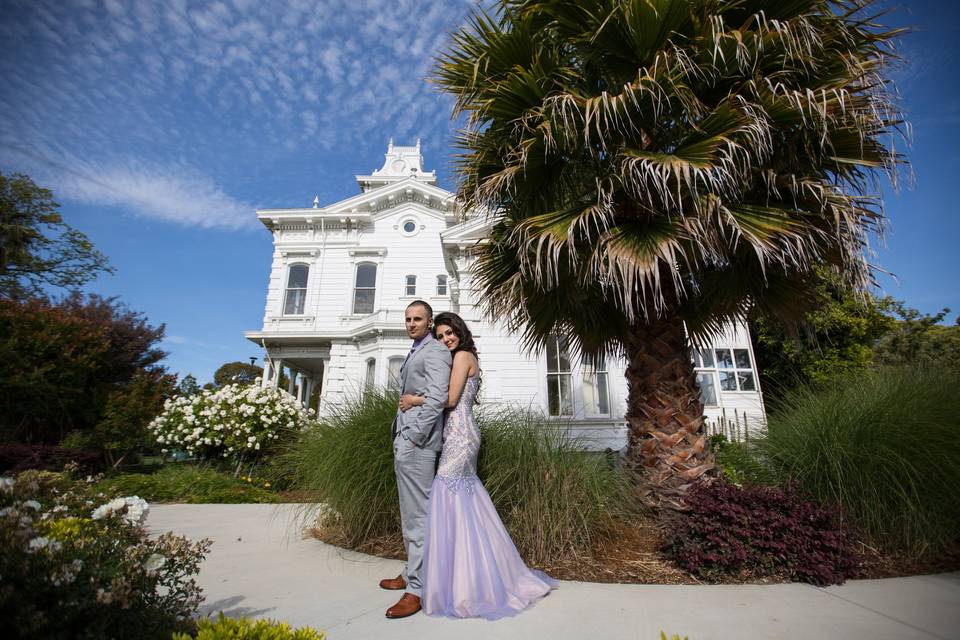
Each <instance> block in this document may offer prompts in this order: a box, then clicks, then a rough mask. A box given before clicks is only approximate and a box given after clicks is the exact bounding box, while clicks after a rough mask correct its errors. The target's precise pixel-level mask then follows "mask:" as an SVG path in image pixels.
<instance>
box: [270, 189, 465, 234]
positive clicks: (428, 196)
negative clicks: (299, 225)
mask: <svg viewBox="0 0 960 640" xmlns="http://www.w3.org/2000/svg"><path fill="white" fill-rule="evenodd" d="M407 202H416V203H417V204H419V205H420V206H422V207H425V208H426V209H427V211H428V212H431V213H434V214H435V215H436V216H437V217H438V218H443V219H445V220H450V221H452V220H454V219H455V216H456V201H455V198H454V195H453V194H452V193H450V192H449V191H447V190H446V189H441V188H440V187H437V186H434V185H432V184H428V183H426V182H423V181H421V180H418V179H416V178H414V177H412V176H411V177H407V178H403V179H400V180H398V181H394V182H390V183H388V184H385V185H384V186H382V187H377V188H375V189H370V190H369V191H365V192H364V193H359V194H357V195H355V196H352V197H350V198H347V199H345V200H340V201H339V202H335V203H333V204H331V205H327V206H325V207H320V206H318V205H314V206H313V207H304V208H298V209H257V218H258V219H259V220H260V221H261V222H262V223H263V224H264V225H266V226H267V227H270V226H272V225H274V224H278V223H280V222H308V223H310V222H312V221H314V220H320V219H327V220H331V219H332V220H350V221H367V220H373V219H374V218H377V217H380V216H381V215H383V214H384V213H386V212H388V211H389V210H391V209H393V208H395V207H397V206H399V205H401V204H405V203H407Z"/></svg>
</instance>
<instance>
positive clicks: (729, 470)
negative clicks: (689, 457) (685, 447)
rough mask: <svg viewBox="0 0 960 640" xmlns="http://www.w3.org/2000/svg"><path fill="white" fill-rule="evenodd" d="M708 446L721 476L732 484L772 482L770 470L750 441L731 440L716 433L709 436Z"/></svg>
mask: <svg viewBox="0 0 960 640" xmlns="http://www.w3.org/2000/svg"><path fill="white" fill-rule="evenodd" d="M710 448H711V449H712V450H713V454H714V457H715V459H716V461H717V466H718V467H719V468H720V471H721V472H722V473H723V477H725V478H726V479H727V480H729V481H730V482H732V483H733V484H735V485H742V484H744V483H751V484H772V483H773V476H772V474H771V472H770V470H769V469H768V468H767V467H766V465H765V464H764V461H763V457H762V456H761V455H760V454H759V452H758V451H757V450H756V447H755V446H754V445H753V443H752V442H731V441H730V440H727V437H726V436H724V435H723V434H720V433H718V434H715V435H712V436H710Z"/></svg>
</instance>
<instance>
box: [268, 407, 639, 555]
mask: <svg viewBox="0 0 960 640" xmlns="http://www.w3.org/2000/svg"><path fill="white" fill-rule="evenodd" d="M395 412H396V394H395V392H394V393H390V392H386V391H378V390H370V391H368V392H367V393H366V394H364V396H363V397H362V398H360V399H355V400H353V401H350V402H346V403H344V404H343V405H342V406H341V407H340V409H339V410H338V411H337V412H336V413H335V414H334V415H332V416H330V417H329V418H328V419H326V420H323V421H322V422H321V423H320V424H319V425H318V426H316V427H315V428H312V429H308V430H307V431H305V432H304V433H303V434H302V436H301V437H300V439H299V440H298V441H297V442H296V443H295V444H294V445H293V446H291V447H290V448H289V450H288V451H287V452H286V453H284V454H282V456H281V457H280V464H279V465H278V467H280V468H285V469H286V470H287V473H288V474H289V475H288V477H287V478H286V481H287V482H289V483H290V484H291V485H292V486H293V487H295V488H297V489H299V490H303V491H308V492H312V493H313V494H314V495H315V496H316V499H317V501H318V502H323V503H324V504H326V505H327V506H328V507H329V508H330V510H329V511H324V512H323V513H324V519H323V520H322V523H323V524H325V525H328V526H329V525H335V526H337V527H339V528H340V530H341V531H342V532H343V535H344V539H345V543H346V544H347V545H348V546H350V547H352V548H358V549H363V548H368V547H366V545H368V543H370V542H371V541H377V540H380V539H384V538H389V537H393V538H399V535H400V514H399V509H398V505H397V486H396V479H395V477H394V471H393V451H392V448H391V446H390V423H391V421H392V420H393V416H394V414H395ZM478 421H479V423H480V426H481V430H482V433H483V445H482V446H481V448H480V451H481V455H480V461H479V473H480V477H481V479H483V482H484V485H485V486H486V488H487V490H488V491H489V492H490V496H491V498H492V499H493V502H494V504H495V505H496V507H497V510H498V512H499V513H500V516H501V517H502V518H503V521H504V524H505V525H506V527H507V529H508V530H509V531H510V534H511V536H513V540H514V542H515V543H516V545H517V548H518V549H519V550H520V553H521V554H522V555H523V556H524V558H525V559H526V560H527V561H528V562H530V563H532V564H540V565H543V564H548V563H552V562H556V561H559V560H562V559H564V558H569V557H571V556H575V555H583V554H589V552H590V549H591V547H592V546H593V544H594V543H595V542H596V541H597V540H598V539H601V538H602V537H604V536H606V535H608V534H609V533H610V532H611V531H612V530H613V528H614V526H615V525H616V524H617V523H618V522H619V521H621V520H622V519H625V518H629V517H631V516H633V515H635V514H636V513H637V500H636V496H635V494H634V493H633V490H632V488H631V485H630V483H629V482H628V481H627V479H626V478H625V477H624V475H623V473H622V472H621V471H620V470H619V469H617V468H615V467H614V466H613V465H612V464H611V463H610V462H609V461H608V460H607V459H606V458H605V457H604V456H601V455H597V454H590V453H584V452H581V451H578V450H576V448H575V446H574V443H571V442H569V441H567V440H566V439H565V438H563V437H562V436H561V435H559V434H558V433H557V428H556V424H555V423H553V422H547V421H545V420H544V419H543V418H542V417H540V416H536V415H533V414H531V413H528V412H523V411H502V412H497V413H489V414H482V415H480V416H479V417H478Z"/></svg>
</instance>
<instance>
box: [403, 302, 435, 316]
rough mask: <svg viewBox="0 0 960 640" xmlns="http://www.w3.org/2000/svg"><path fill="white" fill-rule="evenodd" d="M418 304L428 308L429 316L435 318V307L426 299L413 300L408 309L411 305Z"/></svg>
mask: <svg viewBox="0 0 960 640" xmlns="http://www.w3.org/2000/svg"><path fill="white" fill-rule="evenodd" d="M417 305H420V306H421V307H423V308H424V309H426V310H427V317H429V318H430V319H433V307H431V306H430V303H429V302H427V301H426V300H414V301H413V302H411V303H410V304H408V305H407V309H409V308H410V307H415V306H417Z"/></svg>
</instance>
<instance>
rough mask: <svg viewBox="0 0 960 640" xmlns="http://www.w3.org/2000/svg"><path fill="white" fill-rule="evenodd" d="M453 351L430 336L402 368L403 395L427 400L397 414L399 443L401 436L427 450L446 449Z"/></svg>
mask: <svg viewBox="0 0 960 640" xmlns="http://www.w3.org/2000/svg"><path fill="white" fill-rule="evenodd" d="M452 365H453V358H452V357H451V356H450V351H449V350H448V349H447V348H446V347H445V346H443V345H442V344H441V343H440V342H438V341H437V340H436V339H435V338H434V337H433V336H432V335H431V334H429V333H428V334H427V335H426V336H425V337H424V339H423V341H422V342H421V343H420V344H419V345H418V346H417V349H416V351H414V352H413V353H411V354H410V355H408V356H407V359H406V361H405V362H404V363H403V366H402V367H401V368H400V393H401V394H404V393H412V394H415V395H418V396H423V400H424V401H423V404H422V405H420V406H419V407H413V408H411V409H409V410H407V411H400V410H399V409H398V410H397V415H396V417H395V418H394V419H393V425H392V426H391V428H390V433H391V436H392V437H393V438H394V439H396V437H397V434H400V435H401V436H403V437H404V438H406V439H407V440H409V441H410V442H412V443H413V444H415V445H416V446H418V447H422V448H424V449H431V450H433V451H440V449H441V448H442V447H443V405H444V404H445V403H446V402H447V393H448V392H449V389H450V367H451V366H452Z"/></svg>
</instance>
